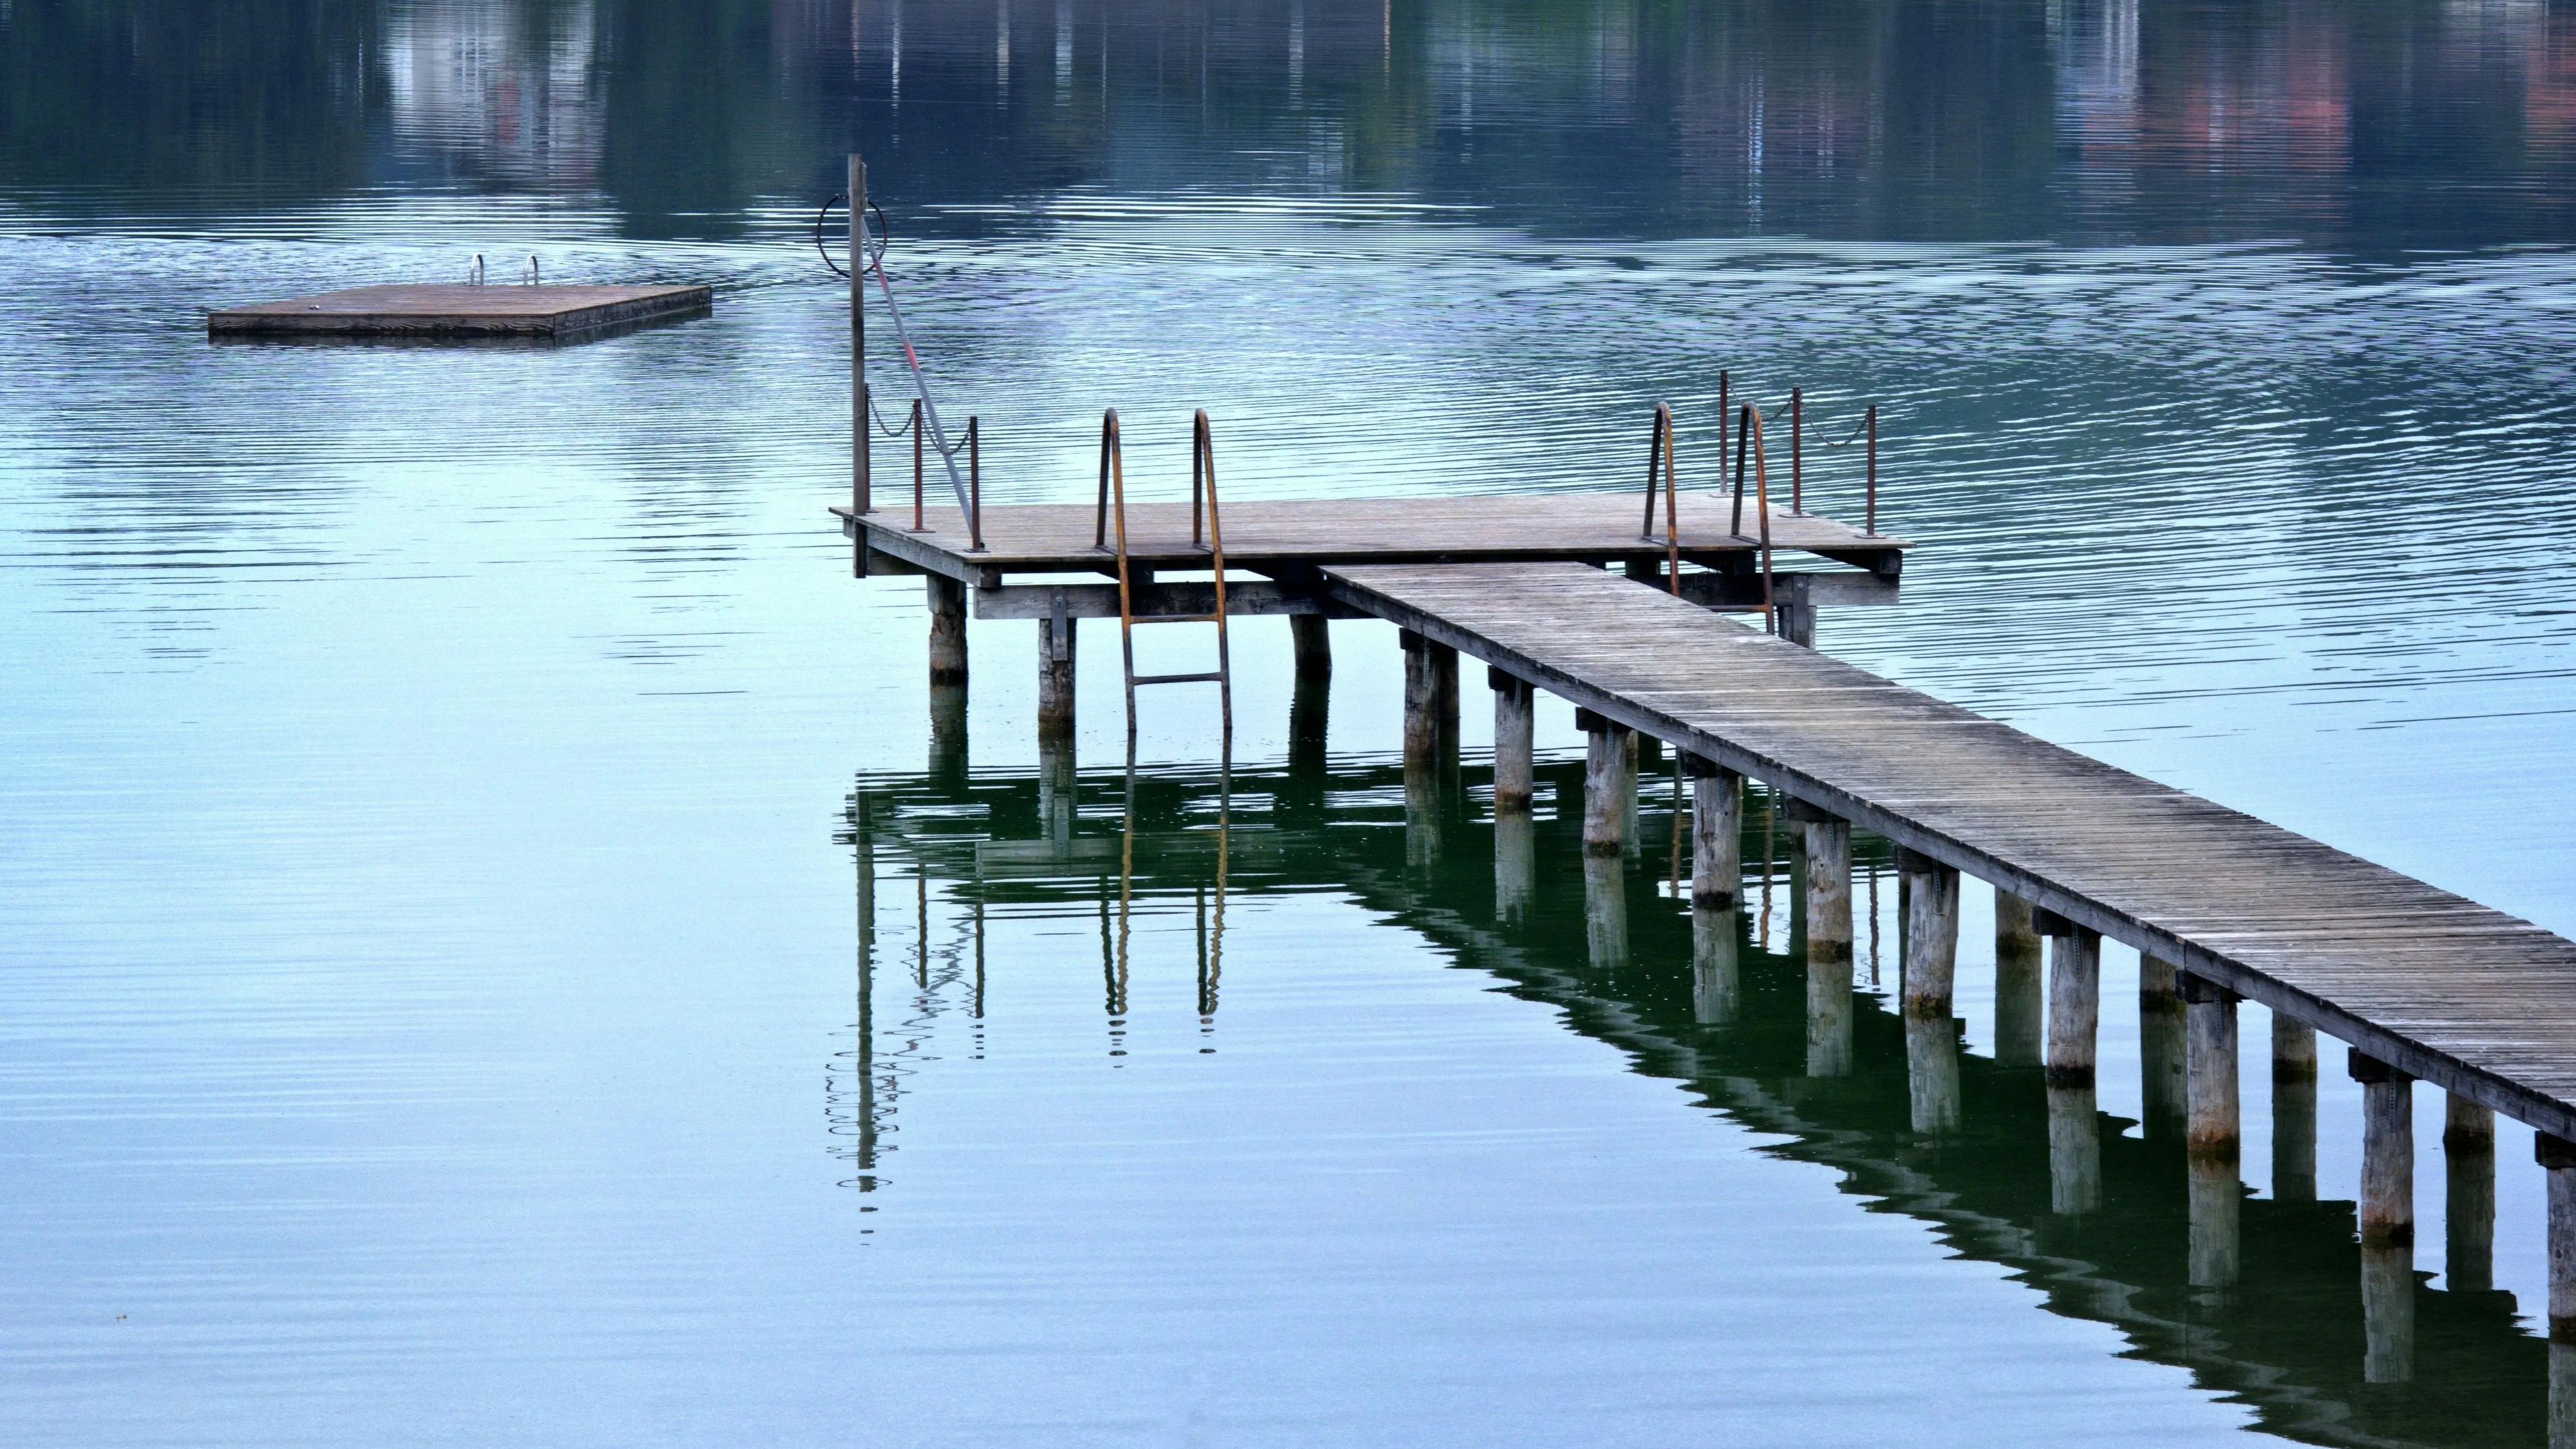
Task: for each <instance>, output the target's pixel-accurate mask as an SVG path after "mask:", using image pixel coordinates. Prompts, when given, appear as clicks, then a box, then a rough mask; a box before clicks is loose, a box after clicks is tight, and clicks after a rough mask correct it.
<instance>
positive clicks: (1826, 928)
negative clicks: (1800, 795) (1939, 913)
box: [1790, 800, 1852, 1077]
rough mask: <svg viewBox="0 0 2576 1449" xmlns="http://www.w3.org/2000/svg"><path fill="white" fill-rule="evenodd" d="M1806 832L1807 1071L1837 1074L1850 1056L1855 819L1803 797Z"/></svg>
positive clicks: (1798, 805) (1800, 812)
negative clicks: (1827, 810) (1838, 816)
mask: <svg viewBox="0 0 2576 1449" xmlns="http://www.w3.org/2000/svg"><path fill="white" fill-rule="evenodd" d="M1790 818H1792V819H1794V820H1797V821H1798V822H1799V824H1800V825H1801V827H1802V828H1803V829H1804V831H1805V835H1806V851H1805V855H1806V886H1807V890H1806V897H1807V900H1806V905H1807V1075H1809V1076H1811V1077H1839V1076H1844V1075H1847V1074H1848V1073H1849V1072H1850V1071H1851V1061H1852V911H1851V873H1852V846H1851V824H1850V822H1848V821H1844V820H1838V819H1835V818H1834V817H1833V816H1831V815H1828V814H1826V813H1825V812H1823V811H1821V810H1818V809H1816V808H1815V807H1813V806H1810V805H1806V804H1803V803H1802V802H1799V801H1795V800H1793V801H1791V802H1790Z"/></svg>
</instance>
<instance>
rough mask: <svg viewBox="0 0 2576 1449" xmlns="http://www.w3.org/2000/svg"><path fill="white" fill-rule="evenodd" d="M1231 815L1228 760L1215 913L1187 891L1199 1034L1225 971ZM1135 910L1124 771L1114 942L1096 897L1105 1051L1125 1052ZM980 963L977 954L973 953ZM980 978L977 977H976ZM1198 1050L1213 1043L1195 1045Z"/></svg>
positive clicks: (1105, 905) (1219, 802)
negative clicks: (1193, 919)
mask: <svg viewBox="0 0 2576 1449" xmlns="http://www.w3.org/2000/svg"><path fill="white" fill-rule="evenodd" d="M1233 819H1234V772H1233V770H1232V768H1231V767H1230V766H1224V767H1220V768H1219V770H1218V772H1217V796H1216V890H1215V895H1216V916H1215V919H1214V921H1213V922H1211V921H1210V920H1209V916H1208V894H1209V892H1208V888H1207V887H1205V886H1200V887H1197V888H1196V889H1195V890H1194V891H1193V892H1192V895H1193V896H1194V897H1195V899H1196V902H1197V907H1198V966H1199V980H1198V1009H1199V1035H1200V1036H1201V1037H1208V1036H1213V1035H1214V1034H1215V1032H1216V998H1217V985H1218V981H1219V978H1220V977H1222V976H1223V975H1224V974H1225V893H1226V890H1225V868H1226V861H1227V858H1228V856H1229V855H1230V854H1231V851H1230V849H1229V840H1228V836H1229V834H1230V831H1231V827H1232V824H1233ZM1135 912H1136V773H1135V771H1133V770H1130V771H1128V772H1127V810H1126V819H1125V821H1124V823H1123V824H1122V825H1121V826H1120V827H1119V839H1118V931H1117V936H1116V940H1115V947H1114V949H1113V946H1112V938H1111V936H1110V928H1109V897H1108V895H1107V893H1106V892H1103V893H1102V895H1101V897H1100V973H1101V976H1102V978H1103V980H1104V982H1105V984H1106V985H1107V987H1108V1002H1107V1005H1108V1008H1109V1054H1110V1055H1111V1056H1125V1055H1126V1054H1127V947H1128V935H1129V933H1130V931H1131V929H1132V927H1133V922H1134V920H1135ZM977 960H978V962H979V963H980V962H981V960H982V958H981V956H978V957H977ZM979 979H980V978H979ZM1199 1050H1201V1051H1202V1052H1208V1051H1214V1050H1215V1048H1214V1047H1201V1048H1199Z"/></svg>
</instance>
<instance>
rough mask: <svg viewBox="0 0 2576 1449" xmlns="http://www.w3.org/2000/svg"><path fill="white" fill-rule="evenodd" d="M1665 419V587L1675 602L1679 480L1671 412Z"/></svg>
mask: <svg viewBox="0 0 2576 1449" xmlns="http://www.w3.org/2000/svg"><path fill="white" fill-rule="evenodd" d="M1662 411H1663V415H1664V583H1665V584H1666V585H1667V586H1668V587H1670V588H1671V589H1672V591H1673V597H1674V598H1677V599H1678V598H1680V597H1681V595H1682V524H1681V488H1682V480H1681V479H1679V478H1676V477H1674V476H1673V410H1672V409H1671V408H1669V407H1666V408H1663V409H1662Z"/></svg>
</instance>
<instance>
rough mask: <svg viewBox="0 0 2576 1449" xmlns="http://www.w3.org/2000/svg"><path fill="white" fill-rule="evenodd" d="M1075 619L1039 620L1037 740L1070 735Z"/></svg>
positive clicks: (1069, 736) (1068, 736)
mask: <svg viewBox="0 0 2576 1449" xmlns="http://www.w3.org/2000/svg"><path fill="white" fill-rule="evenodd" d="M1076 637H1077V635H1076V633H1075V628H1074V621H1073V620H1072V619H1071V618H1066V619H1065V620H1063V621H1062V622H1061V623H1059V622H1058V621H1056V620H1054V619H1040V620H1038V739H1039V740H1040V741H1041V742H1044V741H1047V740H1054V739H1071V738H1072V737H1073V646H1074V641H1075V639H1076Z"/></svg>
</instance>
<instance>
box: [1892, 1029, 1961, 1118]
mask: <svg viewBox="0 0 2576 1449" xmlns="http://www.w3.org/2000/svg"><path fill="white" fill-rule="evenodd" d="M1905 1094H1906V1100H1907V1103H1908V1105H1909V1107H1910V1108H1911V1111H1912V1116H1913V1127H1914V1130H1915V1131H1917V1132H1920V1133H1922V1134H1924V1135H1925V1136H1929V1137H1938V1136H1944V1135H1947V1134H1949V1133H1952V1132H1956V1131H1958V1130H1959V1024H1958V1023H1957V1022H1956V1021H1953V1020H1952V1019H1951V1018H1950V1017H1948V1016H1947V1015H1942V1016H1931V1015H1926V1014H1923V1013H1920V1012H1910V1011H1909V1012H1907V1013H1906V1014H1905Z"/></svg>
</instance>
